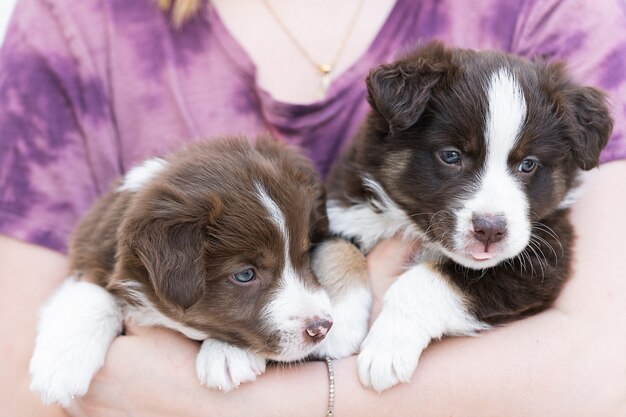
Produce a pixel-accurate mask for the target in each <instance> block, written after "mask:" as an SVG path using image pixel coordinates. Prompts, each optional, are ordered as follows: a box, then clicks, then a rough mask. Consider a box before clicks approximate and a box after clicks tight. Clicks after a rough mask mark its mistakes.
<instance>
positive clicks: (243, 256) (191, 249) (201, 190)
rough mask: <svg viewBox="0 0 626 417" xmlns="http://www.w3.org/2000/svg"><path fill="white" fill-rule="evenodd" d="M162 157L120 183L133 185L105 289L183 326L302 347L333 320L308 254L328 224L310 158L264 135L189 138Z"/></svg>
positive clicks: (283, 355)
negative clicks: (252, 139)
mask: <svg viewBox="0 0 626 417" xmlns="http://www.w3.org/2000/svg"><path fill="white" fill-rule="evenodd" d="M148 165H149V166H154V163H150V164H148ZM161 165H162V166H161V168H159V169H157V171H158V172H156V173H154V172H153V173H151V174H150V175H147V177H148V180H147V181H144V180H143V179H139V180H138V181H139V183H140V184H139V186H136V185H135V183H132V182H131V183H129V178H131V177H132V176H131V175H130V174H129V175H127V182H126V183H125V184H124V185H123V186H122V187H121V189H122V192H125V191H126V192H135V193H136V196H135V197H134V200H133V201H132V203H131V205H130V207H129V208H128V211H127V219H126V220H125V221H124V223H123V225H122V228H121V232H120V236H119V238H120V249H119V251H118V252H119V254H120V255H119V256H118V258H119V259H118V263H117V265H118V268H117V269H116V272H115V274H114V277H115V278H114V282H113V283H112V284H111V285H110V289H111V290H113V291H116V292H117V293H118V295H120V296H121V297H123V298H124V299H126V300H127V301H128V302H129V303H130V304H131V305H136V306H137V308H143V309H144V310H145V309H146V308H147V307H149V308H151V309H152V310H156V311H157V313H158V314H162V315H163V316H165V317H166V318H167V319H168V320H172V321H173V323H174V324H173V325H170V326H169V327H174V328H177V329H179V330H181V331H182V332H183V333H185V334H187V335H189V336H191V337H194V338H198V339H203V338H207V337H211V338H215V339H219V340H221V341H225V342H228V343H231V344H233V345H236V346H239V347H243V348H246V349H249V350H251V351H253V352H255V353H258V354H261V355H263V356H265V357H268V358H271V359H276V360H283V361H288V360H295V359H300V358H302V357H304V356H306V355H308V354H309V353H310V351H311V350H312V349H313V348H314V347H315V345H316V344H317V342H318V341H320V340H321V339H323V337H324V335H325V334H326V331H328V329H329V328H330V326H331V324H332V318H331V315H330V314H331V311H330V301H329V299H328V296H327V295H326V293H325V292H324V291H322V290H321V288H320V286H319V284H318V282H317V280H316V279H315V277H314V275H313V272H312V270H311V265H310V261H309V250H310V249H311V246H312V245H313V244H314V243H316V241H317V240H318V239H320V238H321V237H322V236H323V235H324V233H325V230H326V227H327V223H326V221H327V220H326V217H325V209H324V191H323V188H322V185H321V182H320V180H319V178H317V175H316V173H315V170H314V168H313V167H312V165H311V164H310V163H309V162H308V161H307V160H306V159H305V158H304V157H302V156H300V155H298V154H297V153H296V152H294V151H293V150H291V149H286V148H285V147H284V146H280V145H278V144H277V143H275V142H272V141H270V140H265V139H261V140H259V142H257V144H256V145H254V146H253V145H249V144H248V143H247V141H245V140H233V141H227V142H223V143H222V142H218V143H209V144H204V145H200V146H196V147H194V148H192V149H189V150H187V151H184V152H182V153H180V154H178V155H176V156H174V157H173V158H170V159H168V160H167V161H163V162H162V163H161ZM131 174H132V172H131ZM135 177H141V176H135ZM142 181H143V183H142ZM129 282H130V284H129ZM144 316H145V314H144Z"/></svg>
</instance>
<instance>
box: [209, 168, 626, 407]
mask: <svg viewBox="0 0 626 417" xmlns="http://www.w3.org/2000/svg"><path fill="white" fill-rule="evenodd" d="M624 178H626V164H625V163H613V164H609V165H606V166H604V167H603V168H602V169H601V170H600V171H599V172H594V173H593V174H592V176H591V178H590V179H588V180H587V182H588V184H587V186H586V189H585V191H584V197H583V198H582V199H581V200H580V201H579V202H578V203H577V205H576V207H575V209H574V212H573V222H574V224H575V225H576V230H577V233H578V235H579V237H578V239H577V242H576V253H577V256H576V261H575V264H574V275H573V276H572V277H571V279H570V281H569V283H568V284H567V286H566V288H565V290H564V292H563V294H562V295H561V297H560V298H559V300H558V301H557V303H556V305H555V307H554V308H553V309H551V310H549V311H546V312H544V313H542V314H539V315H537V316H534V317H531V318H529V319H526V320H523V321H519V322H516V323H512V324H510V325H508V326H505V327H502V328H498V329H494V330H491V331H489V332H486V333H484V334H482V335H481V336H479V337H476V338H449V339H446V340H444V341H442V342H439V343H435V344H433V345H432V346H431V347H429V348H428V349H427V350H426V351H425V353H424V355H423V356H422V358H421V360H420V364H419V365H418V368H417V371H416V373H415V375H414V377H413V381H412V382H411V383H410V384H404V385H400V386H398V387H396V388H393V389H391V390H389V391H387V392H385V393H383V394H381V395H379V394H375V393H373V392H371V391H367V390H364V389H363V388H361V385H360V383H359V381H358V377H357V369H356V359H355V358H347V359H344V360H341V361H336V363H335V373H336V392H337V393H336V398H337V399H336V415H338V416H351V415H353V416H368V415H371V416H385V415H389V416H397V415H412V416H420V415H424V416H450V415H464V416H503V415H507V416H511V417H515V416H524V417H532V416H541V417H547V416H572V415H575V416H598V415H602V416H621V415H626V359H625V357H624V352H626V334H625V332H624V331H623V329H625V328H626V314H624V306H626V282H625V280H624V279H623V274H624V272H623V271H625V270H626V259H625V257H624V256H623V243H622V241H623V236H624V234H626V227H625V223H626V222H625V221H624V215H623V213H626V199H625V197H624V196H623V195H622V194H623V193H620V194H619V195H616V193H615V192H614V190H618V189H620V190H621V189H622V188H623V181H624ZM326 378H327V376H326V370H325V368H324V364H323V363H315V364H304V365H301V366H298V367H295V368H294V372H286V371H280V370H276V369H270V370H268V373H267V374H266V375H264V376H263V377H261V378H260V380H259V381H257V382H256V383H254V384H252V385H250V386H247V387H243V388H242V389H241V390H240V391H238V392H235V393H233V395H232V397H231V398H230V399H227V398H226V397H223V398H222V399H223V400H224V402H223V403H222V402H218V403H216V402H214V400H212V399H211V400H209V399H208V398H207V399H206V400H207V402H209V401H210V402H211V404H213V405H214V406H215V404H218V405H219V407H220V409H219V412H216V415H226V414H220V412H224V413H227V412H228V410H229V407H231V406H232V405H233V404H240V405H244V404H246V405H248V406H251V408H249V409H247V412H248V413H249V412H250V411H251V410H255V413H256V414H257V415H268V416H269V415H277V414H276V412H277V410H280V412H281V413H282V415H293V414H294V413H297V414H298V415H301V416H321V415H324V408H325V406H326V401H327V397H328V394H327V391H326V390H325V389H323V388H324V387H325V384H327V379H326ZM320 387H322V388H320ZM326 388H327V386H326ZM231 400H232V402H231ZM300 405H301V407H299V406H300ZM205 406H206V407H208V403H207V404H206V405H205ZM222 407H223V408H222ZM214 410H215V408H214ZM237 412H238V413H243V414H245V411H244V410H239V409H238V410H237ZM204 415H210V414H209V413H207V414H204ZM233 415H237V414H236V413H235V414H233Z"/></svg>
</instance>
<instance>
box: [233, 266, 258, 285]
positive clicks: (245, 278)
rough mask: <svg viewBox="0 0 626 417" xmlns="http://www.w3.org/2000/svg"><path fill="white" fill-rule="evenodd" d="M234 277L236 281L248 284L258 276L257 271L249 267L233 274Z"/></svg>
mask: <svg viewBox="0 0 626 417" xmlns="http://www.w3.org/2000/svg"><path fill="white" fill-rule="evenodd" d="M232 277H233V279H234V280H235V281H237V282H240V283H242V284H246V283H248V282H250V281H252V280H253V279H254V278H256V272H254V269H252V268H248V269H246V270H245V271H241V272H237V273H236V274H233V275H232Z"/></svg>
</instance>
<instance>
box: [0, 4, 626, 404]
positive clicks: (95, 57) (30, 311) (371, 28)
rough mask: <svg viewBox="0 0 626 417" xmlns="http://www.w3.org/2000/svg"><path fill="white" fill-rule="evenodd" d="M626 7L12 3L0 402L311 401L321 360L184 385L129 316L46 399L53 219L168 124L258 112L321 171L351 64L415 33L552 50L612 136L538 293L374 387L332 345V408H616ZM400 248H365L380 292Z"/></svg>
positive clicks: (339, 121)
mask: <svg viewBox="0 0 626 417" xmlns="http://www.w3.org/2000/svg"><path fill="white" fill-rule="evenodd" d="M157 3H158V4H157ZM625 13H626V11H625V9H624V7H623V4H622V2H619V1H618V0H609V1H606V2H602V3H601V4H599V3H598V4H592V3H587V4H584V5H580V4H578V3H577V2H574V1H561V2H556V1H547V2H546V1H544V2H542V1H527V2H517V1H486V2H480V3H479V4H472V5H469V4H467V3H466V2H460V1H458V2H457V1H449V2H444V3H441V2H434V1H426V0H424V1H418V2H411V1H408V0H397V1H396V2H393V1H391V0H384V1H380V2H374V1H369V0H356V1H348V2H340V3H338V4H337V2H329V1H322V2H317V3H310V2H300V1H297V2H293V1H291V2H288V1H282V0H261V1H254V2H252V1H243V0H241V1H239V0H237V1H224V0H221V1H213V2H211V3H210V4H209V3H208V2H207V3H204V2H199V1H189V0H187V1H184V0H178V1H175V2H173V1H167V0H162V1H159V2H154V1H152V0H136V1H133V2H123V1H108V2H105V1H102V2H80V3H77V2H69V1H54V2H53V1H50V0H23V1H21V2H20V3H19V4H18V8H17V10H16V14H15V16H14V21H13V24H12V26H11V28H10V30H9V33H8V36H7V41H6V43H5V45H4V46H3V49H2V55H1V56H0V100H1V102H2V107H0V132H2V133H1V136H2V137H1V142H0V143H1V145H0V160H1V161H2V164H1V166H2V168H0V183H1V184H2V192H1V193H0V227H1V229H0V232H1V233H2V234H3V236H2V238H1V239H0V260H1V262H0V277H1V279H0V282H1V285H2V287H1V291H0V294H2V295H1V297H2V299H1V300H0V305H1V306H2V308H3V311H2V314H1V315H0V317H1V319H0V321H1V323H2V328H1V329H2V334H3V336H4V337H3V338H2V339H1V341H0V343H1V344H2V351H3V352H5V360H4V361H3V363H4V364H5V365H3V366H2V367H1V369H0V375H2V378H1V380H2V386H1V387H0V392H1V394H0V398H1V399H2V400H3V403H4V404H5V406H7V407H8V411H7V413H8V415H20V416H31V415H33V416H35V415H37V416H45V415H50V416H54V415H63V413H65V412H69V413H70V414H71V415H75V416H79V415H88V416H105V415H106V416H110V415H168V416H173V415H198V416H210V415H258V416H262V415H281V414H282V415H302V416H308V415H311V416H318V415H324V414H325V413H326V411H327V401H328V374H327V372H328V371H327V369H326V365H325V364H323V363H318V362H312V363H306V364H300V365H294V366H291V367H289V368H288V369H282V368H272V369H270V370H269V371H268V372H267V373H266V374H265V375H263V376H262V377H260V378H259V379H258V380H257V381H256V382H254V383H253V384H248V385H243V386H242V387H240V388H239V389H238V390H236V391H234V392H232V393H229V394H227V395H225V394H223V393H220V392H214V391H211V390H208V389H206V387H202V386H200V385H199V384H198V382H197V379H196V377H195V374H194V369H193V358H194V357H195V353H196V352H197V349H198V345H197V344H196V343H194V342H192V341H189V340H187V339H185V338H183V337H182V336H180V335H178V334H174V333H172V332H168V331H165V330H162V329H153V328H151V329H143V328H135V327H133V326H132V325H130V326H129V327H128V329H127V335H126V336H123V337H119V338H118V339H117V340H116V341H115V342H114V344H113V346H112V348H111V351H110V352H109V356H108V359H107V363H106V365H105V367H104V368H103V369H102V371H101V372H100V373H99V374H98V376H97V377H96V379H95V380H94V382H93V384H92V387H91V390H90V392H89V393H88V395H87V396H86V397H84V398H83V399H81V400H77V401H75V402H74V404H72V406H71V407H70V408H69V409H68V410H67V411H63V410H61V409H58V408H54V407H48V408H43V407H42V405H41V404H40V403H39V399H38V398H37V397H36V396H35V395H33V394H31V393H29V392H28V389H27V387H28V385H29V381H28V375H27V363H28V360H29V358H30V354H31V351H32V345H33V338H34V331H35V323H36V318H37V314H36V312H37V309H38V308H39V306H40V303H41V302H42V301H43V300H44V299H45V298H46V297H47V296H48V295H49V293H50V291H52V290H53V289H54V288H55V287H56V286H57V285H58V284H59V283H60V282H61V280H63V279H64V277H65V276H66V272H67V263H66V257H65V256H64V255H63V253H64V251H65V250H66V243H67V242H66V239H67V235H68V233H69V231H70V230H71V229H72V227H73V226H74V224H75V223H76V221H77V220H78V218H79V217H80V215H81V214H82V213H83V212H84V211H85V210H86V209H87V208H88V207H89V206H90V204H91V203H92V202H93V201H94V200H95V199H96V198H97V197H98V196H99V195H100V194H102V193H103V192H104V191H105V190H106V188H107V187H108V185H109V183H110V182H111V180H112V179H113V178H115V177H117V176H118V175H120V174H122V173H123V172H125V171H126V170H127V169H129V168H130V166H132V164H133V163H135V162H138V161H140V160H142V159H144V158H145V157H148V156H151V155H155V154H159V153H162V152H165V151H167V150H171V149H175V148H176V147H179V146H181V145H182V144H183V143H184V141H185V140H193V139H194V138H199V137H206V136H214V135H219V134H224V133H249V134H256V133H261V132H263V131H268V130H269V131H270V132H272V133H273V134H274V135H276V136H277V137H279V138H281V139H283V140H285V141H287V142H290V143H293V144H296V145H298V146H300V147H301V148H303V149H305V151H306V152H307V153H308V155H309V156H310V157H311V158H312V159H313V160H314V162H315V164H316V166H317V168H318V169H319V171H320V172H321V173H322V174H326V173H327V172H328V169H329V167H330V165H331V164H332V163H333V161H334V160H336V158H337V157H338V155H339V153H340V152H341V150H342V149H343V148H344V147H345V145H346V143H347V142H348V141H349V139H350V137H351V136H352V134H353V133H354V132H355V129H357V127H358V125H359V124H360V122H361V121H362V120H363V118H364V115H365V114H366V112H367V111H368V105H367V103H366V101H365V99H364V98H365V86H364V83H363V80H364V78H365V76H366V75H367V73H368V72H369V70H370V69H371V68H372V67H374V66H376V65H377V64H379V63H382V62H387V61H389V60H391V59H393V58H394V57H395V56H396V54H397V53H399V52H400V51H401V50H402V49H404V48H406V47H410V46H412V45H413V44H415V43H416V42H417V41H418V40H426V39H431V38H439V39H442V40H444V41H445V42H446V43H447V44H449V45H451V46H452V45H454V46H462V47H471V48H481V49H484V48H496V49H503V50H506V51H509V52H513V53H518V54H521V55H524V56H528V57H532V56H544V57H546V58H548V59H564V60H566V61H567V63H568V67H569V68H570V71H571V72H572V73H573V74H574V76H575V77H576V78H578V79H581V80H583V81H584V82H585V83H586V84H593V85H596V86H598V87H601V88H603V89H605V90H606V91H607V92H608V93H609V95H610V98H611V100H612V105H613V109H614V116H615V121H616V125H615V130H614V134H613V137H612V139H611V141H610V142H609V145H608V146H607V148H606V149H605V151H604V152H603V154H602V162H603V165H602V166H601V168H600V169H599V170H597V171H596V172H594V173H592V174H591V175H589V176H588V177H586V178H585V184H584V193H583V195H582V197H581V198H580V200H579V201H578V202H577V203H576V204H575V205H574V210H573V217H572V219H573V222H574V224H575V228H576V231H577V235H578V240H577V243H576V254H577V255H576V259H575V261H574V273H573V275H572V276H571V277H570V280H569V282H568V284H567V286H566V288H565V290H564V292H563V293H562V295H561V296H560V297H559V299H558V300H557V303H556V304H555V305H554V307H553V308H551V309H550V310H548V311H546V312H544V313H541V314H539V315H537V316H535V317H532V318H530V319H527V320H524V321H520V322H516V323H513V324H511V325H509V326H506V327H502V328H498V329H495V330H492V331H490V332H488V333H485V334H483V335H481V336H480V337H478V338H470V339H468V338H462V339H461V338H457V339H455V338H450V339H446V340H443V341H442V342H440V343H437V344H435V345H433V346H431V347H430V348H428V349H427V350H426V352H425V353H424V356H423V358H422V359H421V362H420V367H419V368H418V370H417V372H416V373H415V375H414V376H413V379H412V382H411V383H409V384H402V385H400V386H398V387H396V388H394V389H392V390H389V391H387V392H385V393H383V394H381V395H379V394H376V393H374V392H372V391H368V390H365V389H363V388H362V387H361V385H360V383H359V381H358V377H357V372H356V361H355V358H354V357H351V358H346V359H344V360H339V361H335V362H334V381H335V399H336V403H335V409H334V412H335V415H339V416H342V415H359V416H365V415H383V414H385V413H389V414H392V415H407V414H410V415H509V416H515V415H521V416H533V415H541V416H547V415H603V416H610V415H622V414H624V412H625V411H624V404H625V398H624V395H625V394H624V393H625V392H626V385H625V384H626V382H625V381H626V379H625V378H624V374H625V373H626V359H625V357H624V355H623V352H624V350H625V348H626V335H625V334H624V332H621V331H620V330H619V329H623V328H624V326H625V325H626V322H625V321H624V320H625V317H626V314H624V309H625V306H626V299H625V298H624V297H625V294H626V288H625V285H626V284H625V282H624V280H623V279H622V277H623V271H624V269H625V267H626V265H625V264H624V260H623V256H621V252H622V251H621V250H620V249H621V237H622V236H623V233H624V232H626V224H625V223H626V220H624V218H623V216H621V215H620V213H623V212H624V211H625V210H626V198H625V197H624V194H623V193H619V192H618V193H616V192H615V190H621V189H622V188H623V185H622V183H623V180H624V178H626V164H625V163H624V162H623V159H624V158H625V157H626V143H625V141H624V134H625V133H626V132H625V129H626V127H625V126H626V125H625V122H624V113H625V112H626V107H625V105H626V104H625V102H624V97H626V94H624V93H626V81H625V79H624V78H625V75H624V71H623V66H624V63H625V62H626V49H624V43H623V39H624V38H625V37H624V35H625V34H626V33H625V32H626V29H625V28H626V25H625V23H626V17H625ZM320 28H321V29H323V30H320ZM406 251H407V249H404V248H403V246H402V244H401V243H399V242H396V241H390V242H385V243H383V244H381V245H379V246H378V247H377V248H376V249H375V250H373V251H372V253H371V254H370V256H369V259H368V261H369V267H370V271H369V272H370V276H371V278H372V286H373V288H374V295H375V298H376V299H377V300H380V298H381V297H382V295H383V294H384V291H385V289H386V288H387V286H388V285H389V282H393V278H394V277H395V276H397V275H398V274H399V272H400V268H401V264H402V261H403V259H404V255H405V253H406ZM378 307H379V306H378V305H375V306H374V309H375V310H376V309H377V308H378Z"/></svg>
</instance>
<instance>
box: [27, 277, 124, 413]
mask: <svg viewBox="0 0 626 417" xmlns="http://www.w3.org/2000/svg"><path fill="white" fill-rule="evenodd" d="M121 331H122V311H121V308H120V306H119V305H118V304H117V302H116V301H115V298H114V297H113V296H112V295H111V294H110V293H109V292H107V291H106V290H105V289H104V288H102V287H100V286H98V285H95V284H91V283H88V282H80V281H77V280H76V279H74V278H69V279H67V280H66V281H65V282H64V283H63V285H61V287H60V288H59V289H58V290H57V291H56V292H55V293H54V294H53V296H52V297H51V298H50V300H49V301H48V302H47V304H46V305H45V306H44V307H43V309H42V311H41V318H40V320H39V325H38V333H37V339H36V341H35V350H34V352H33V357H32V359H31V361H30V368H29V371H30V376H31V384H30V389H31V390H32V391H35V392H37V393H39V394H40V395H41V397H42V399H43V402H44V403H46V404H49V403H53V402H56V403H59V404H60V405H62V406H68V405H69V403H70V401H71V399H72V397H73V396H81V395H84V394H85V393H86V392H87V389H88V388H89V383H90V382H91V379H92V378H93V376H94V375H95V373H96V372H97V371H98V369H100V368H101V367H102V365H103V364H104V359H105V357H106V353H107V350H108V348H109V346H110V345H111V342H112V341H113V339H114V338H115V337H116V336H117V335H119V334H120V332H121Z"/></svg>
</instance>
